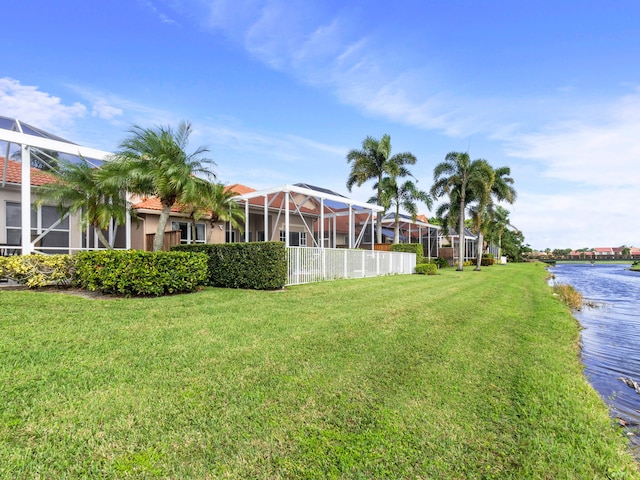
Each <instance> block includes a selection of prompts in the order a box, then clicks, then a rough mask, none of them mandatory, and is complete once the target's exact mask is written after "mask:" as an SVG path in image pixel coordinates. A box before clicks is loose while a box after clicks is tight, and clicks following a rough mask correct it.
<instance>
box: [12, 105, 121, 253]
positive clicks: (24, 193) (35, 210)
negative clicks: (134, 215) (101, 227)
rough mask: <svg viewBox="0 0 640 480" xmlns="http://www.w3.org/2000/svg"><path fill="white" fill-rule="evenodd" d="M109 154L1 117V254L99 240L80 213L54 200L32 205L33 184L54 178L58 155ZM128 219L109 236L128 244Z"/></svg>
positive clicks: (90, 158)
mask: <svg viewBox="0 0 640 480" xmlns="http://www.w3.org/2000/svg"><path fill="white" fill-rule="evenodd" d="M109 155H110V154H109V153H108V152H104V151H101V150H97V149H93V148H88V147H84V146H81V145H77V144H75V143H73V142H70V141H68V140H65V139H63V138H61V137H58V136H57V135H54V134H51V133H49V132H46V131H44V130H42V129H39V128H37V127H34V126H32V125H29V124H27V123H24V122H21V121H20V120H18V119H15V118H8V117H0V208H1V209H2V215H0V254H3V255H8V254H24V255H27V254H30V253H48V254H53V253H70V252H74V251H78V250H82V249H86V248H92V247H94V246H95V245H97V239H96V238H95V237H94V236H93V235H91V233H90V232H89V231H88V230H87V231H83V229H82V226H81V222H80V215H69V214H66V215H61V214H60V212H59V211H58V209H57V208H56V207H55V206H53V205H36V203H35V201H36V200H37V188H38V187H39V186H41V185H44V184H45V183H50V182H52V181H53V177H52V176H51V174H50V172H51V171H55V168H56V164H57V162H58V161H60V160H61V159H63V160H66V161H79V160H80V158H83V159H85V160H86V161H87V162H89V163H94V164H95V165H98V164H100V163H101V162H102V161H104V160H105V158H107V157H108V156H109ZM130 229H131V222H130V221H129V220H128V221H127V224H126V226H125V228H124V229H120V232H118V228H117V226H116V225H113V227H112V228H110V229H109V232H107V233H108V236H109V241H110V242H113V245H116V242H118V243H119V244H120V246H121V247H122V248H128V247H129V246H130V238H131V236H130Z"/></svg>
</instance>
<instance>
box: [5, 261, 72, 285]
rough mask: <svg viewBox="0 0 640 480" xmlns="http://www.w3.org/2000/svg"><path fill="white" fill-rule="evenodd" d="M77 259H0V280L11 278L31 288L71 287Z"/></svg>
mask: <svg viewBox="0 0 640 480" xmlns="http://www.w3.org/2000/svg"><path fill="white" fill-rule="evenodd" d="M74 270H75V259H74V258H73V257H72V256H71V255H66V254H60V255H40V254H33V255H14V256H11V257H0V278H9V279H11V280H13V281H15V282H18V283H20V284H22V285H26V286H27V287H29V288H36V287H44V286H47V285H56V286H59V287H61V286H69V285H70V284H71V282H72V280H73V275H74Z"/></svg>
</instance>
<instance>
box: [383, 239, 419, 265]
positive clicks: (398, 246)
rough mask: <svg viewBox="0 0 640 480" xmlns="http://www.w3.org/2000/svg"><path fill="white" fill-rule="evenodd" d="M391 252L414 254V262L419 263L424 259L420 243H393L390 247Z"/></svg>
mask: <svg viewBox="0 0 640 480" xmlns="http://www.w3.org/2000/svg"><path fill="white" fill-rule="evenodd" d="M391 251H392V252H404V253H415V254H416V262H418V263H419V262H420V261H421V260H422V257H424V249H423V248H422V244H421V243H394V244H393V245H391Z"/></svg>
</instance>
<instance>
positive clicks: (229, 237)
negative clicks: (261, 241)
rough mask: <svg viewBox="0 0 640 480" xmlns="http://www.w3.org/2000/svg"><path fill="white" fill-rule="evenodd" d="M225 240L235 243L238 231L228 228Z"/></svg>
mask: <svg viewBox="0 0 640 480" xmlns="http://www.w3.org/2000/svg"><path fill="white" fill-rule="evenodd" d="M224 241H225V242H226V243H234V242H235V241H236V232H235V231H233V230H232V231H229V230H227V231H226V232H225V234H224Z"/></svg>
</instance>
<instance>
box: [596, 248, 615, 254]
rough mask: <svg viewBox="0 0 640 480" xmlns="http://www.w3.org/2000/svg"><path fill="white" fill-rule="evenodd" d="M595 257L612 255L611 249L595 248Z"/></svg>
mask: <svg viewBox="0 0 640 480" xmlns="http://www.w3.org/2000/svg"><path fill="white" fill-rule="evenodd" d="M593 250H594V252H595V253H596V255H598V256H600V255H614V251H613V248H611V247H596V248H594V249H593Z"/></svg>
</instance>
